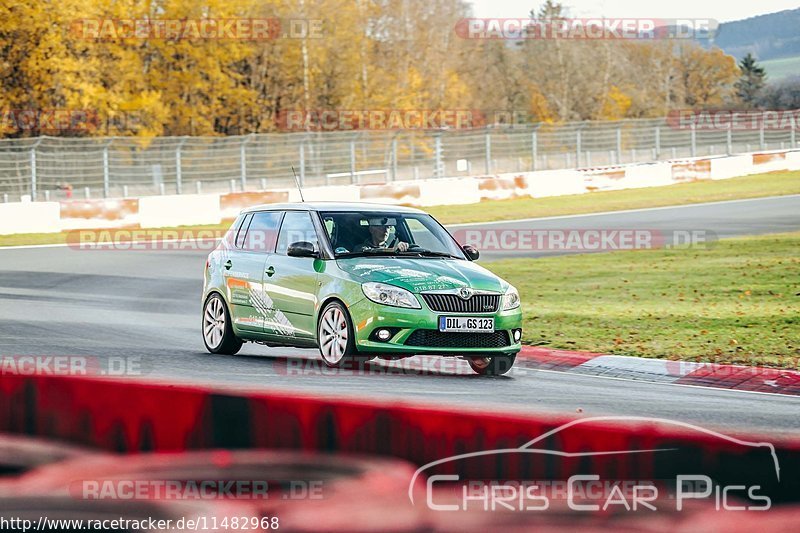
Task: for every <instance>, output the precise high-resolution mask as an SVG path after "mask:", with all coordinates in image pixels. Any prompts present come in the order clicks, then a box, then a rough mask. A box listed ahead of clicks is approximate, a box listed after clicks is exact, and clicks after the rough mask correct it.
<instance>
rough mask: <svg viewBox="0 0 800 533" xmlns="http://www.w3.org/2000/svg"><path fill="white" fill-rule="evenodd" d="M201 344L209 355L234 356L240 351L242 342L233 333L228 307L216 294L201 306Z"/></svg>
mask: <svg viewBox="0 0 800 533" xmlns="http://www.w3.org/2000/svg"><path fill="white" fill-rule="evenodd" d="M203 342H204V343H205V345H206V349H207V350H208V351H209V352H211V353H218V354H224V355H234V354H236V353H238V352H239V350H241V349H242V344H243V343H242V341H241V340H240V339H239V338H238V337H237V336H236V335H235V334H234V333H233V326H232V324H231V315H230V313H229V312H228V306H226V305H225V301H224V300H223V299H222V296H220V295H219V294H217V293H214V294H212V295H211V296H209V297H208V299H206V304H205V305H204V306H203Z"/></svg>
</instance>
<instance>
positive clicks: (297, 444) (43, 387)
mask: <svg viewBox="0 0 800 533" xmlns="http://www.w3.org/2000/svg"><path fill="white" fill-rule="evenodd" d="M568 422H570V420H569V419H567V418H553V417H544V416H529V415H522V414H514V415H511V414H507V415H503V414H490V413H480V412H476V411H469V410H462V411H454V410H452V409H448V410H445V409H440V408H425V407H417V406H409V405H402V404H399V403H397V402H387V401H378V400H359V401H354V400H348V401H344V400H339V399H336V400H333V399H321V398H310V397H304V396H302V395H294V394H285V393H277V392H264V393H248V394H237V393H235V392H230V391H224V390H211V389H206V388H201V387H193V386H172V385H158V384H145V383H137V382H133V381H127V380H124V381H123V380H114V381H112V380H100V379H88V378H62V377H57V376H14V375H7V376H4V377H3V379H2V380H0V431H6V432H13V433H23V434H27V435H39V436H45V437H54V438H59V439H63V440H67V441H70V442H75V443H82V444H87V445H93V446H97V447H100V448H102V449H105V450H109V451H118V452H136V451H180V450H199V449H215V448H226V449H236V448H272V449H293V450H306V451H322V452H348V453H357V454H370V455H381V456H389V457H395V458H400V459H404V460H407V461H409V462H411V463H413V464H415V465H418V466H422V465H426V464H428V463H431V462H434V461H438V460H442V459H445V458H448V457H451V456H455V455H458V454H464V453H468V452H485V451H488V450H498V449H505V450H508V449H511V450H514V449H517V448H518V447H520V446H522V445H524V444H525V443H528V442H529V441H531V440H532V439H538V440H537V441H536V442H535V446H534V447H535V448H540V449H547V450H553V451H555V452H557V453H514V454H509V453H490V454H485V455H482V456H478V457H474V458H471V459H470V460H468V461H467V460H451V461H445V462H443V463H441V464H438V465H435V466H432V467H431V468H426V469H425V470H424V471H423V472H422V479H424V478H426V477H430V476H431V475H433V474H451V475H452V474H457V475H460V476H462V477H463V478H464V479H482V478H484V479H501V478H507V479H519V478H521V477H522V478H524V479H535V480H543V479H559V480H564V479H566V478H568V477H569V476H572V475H575V474H595V475H599V476H601V477H603V478H611V479H654V480H674V479H675V477H676V475H680V474H686V473H689V472H702V473H703V474H704V475H707V476H709V477H711V478H713V479H714V480H715V481H716V482H718V483H720V484H734V483H736V484H744V485H747V486H751V485H758V486H759V487H760V489H759V494H767V495H769V496H770V497H771V498H772V501H773V503H779V502H782V501H800V476H798V473H800V443H798V442H797V441H789V440H784V441H777V440H773V441H772V442H771V443H770V444H771V445H773V446H774V455H773V454H772V453H771V452H770V448H766V447H764V446H756V445H745V444H743V442H744V441H747V442H751V443H759V442H762V441H764V440H765V439H763V438H759V437H748V436H742V435H737V436H736V437H738V439H739V440H735V439H731V438H722V437H721V436H720V435H714V434H711V433H708V432H703V431H700V430H698V429H697V428H692V427H686V426H680V425H671V424H669V423H664V422H659V423H657V422H651V421H642V420H639V421H619V420H589V421H586V422H579V423H574V424H573V425H571V426H568V427H562V426H563V425H564V424H566V423H568ZM656 449H660V450H670V451H671V453H656V452H641V450H656ZM618 450H624V451H637V452H639V453H624V454H608V455H591V454H592V453H602V452H609V451H618ZM777 465H779V466H780V474H781V475H780V479H778V474H777V472H776V466H777Z"/></svg>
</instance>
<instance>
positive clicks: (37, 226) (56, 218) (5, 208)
mask: <svg viewBox="0 0 800 533" xmlns="http://www.w3.org/2000/svg"><path fill="white" fill-rule="evenodd" d="M60 217H61V206H60V205H59V203H58V202H15V203H10V204H0V235H11V234H13V233H58V232H59V231H61V218H60Z"/></svg>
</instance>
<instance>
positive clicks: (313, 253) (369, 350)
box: [202, 202, 522, 375]
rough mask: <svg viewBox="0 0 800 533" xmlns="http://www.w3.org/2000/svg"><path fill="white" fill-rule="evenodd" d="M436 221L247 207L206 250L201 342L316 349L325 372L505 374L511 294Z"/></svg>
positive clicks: (515, 316)
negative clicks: (452, 360) (454, 367)
mask: <svg viewBox="0 0 800 533" xmlns="http://www.w3.org/2000/svg"><path fill="white" fill-rule="evenodd" d="M477 258H478V252H477V250H475V249H474V248H472V247H470V246H463V247H462V246H460V245H459V244H458V243H457V242H456V241H455V239H454V238H453V237H452V235H450V234H449V233H448V232H447V230H446V229H444V227H443V226H442V225H441V224H439V222H437V221H436V220H435V219H434V218H433V217H432V216H430V215H429V214H427V213H425V212H423V211H420V210H418V209H412V208H407V207H396V206H386V205H377V204H361V203H352V204H344V203H326V202H314V203H296V204H269V205H264V206H258V207H253V208H250V209H247V210H245V211H243V212H242V213H241V214H240V215H239V217H238V218H237V219H236V221H235V222H234V223H233V225H232V226H231V228H230V230H229V231H228V232H227V234H226V236H225V237H224V238H223V239H222V240H221V242H220V244H219V246H217V248H216V249H215V250H214V251H213V252H211V254H210V255H209V256H208V260H207V262H206V267H205V284H204V290H203V318H202V328H203V341H204V342H205V345H206V348H207V349H208V351H210V352H212V353H219V354H235V353H236V352H238V351H239V349H240V348H241V347H242V344H243V343H244V342H256V343H261V344H265V345H268V346H294V347H302V348H313V347H317V348H319V351H320V353H321V355H322V359H323V360H324V361H325V363H326V364H327V365H329V366H332V367H345V366H350V365H353V364H354V363H358V362H359V361H365V360H368V359H372V358H374V357H381V358H385V359H398V358H403V357H410V356H413V355H421V354H424V355H443V356H457V357H462V358H464V359H466V360H467V361H469V364H470V366H471V367H472V368H473V370H475V371H476V372H477V373H479V374H484V375H498V374H504V373H506V372H508V370H509V369H510V368H511V366H512V365H513V364H514V359H515V357H516V354H517V353H518V352H519V351H520V349H521V345H520V339H521V338H522V312H521V309H520V298H519V294H518V292H517V290H516V289H515V288H514V287H512V286H511V285H510V284H508V283H507V282H506V281H504V280H502V279H500V278H499V277H497V276H495V275H494V274H492V273H491V272H489V271H488V270H486V269H485V268H483V267H481V266H479V265H477V264H476V263H474V261H475V260H476V259H477Z"/></svg>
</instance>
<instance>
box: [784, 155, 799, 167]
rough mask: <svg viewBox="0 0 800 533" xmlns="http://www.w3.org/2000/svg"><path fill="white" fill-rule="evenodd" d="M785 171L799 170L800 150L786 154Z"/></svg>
mask: <svg viewBox="0 0 800 533" xmlns="http://www.w3.org/2000/svg"><path fill="white" fill-rule="evenodd" d="M786 170H800V150H795V151H793V152H786Z"/></svg>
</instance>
